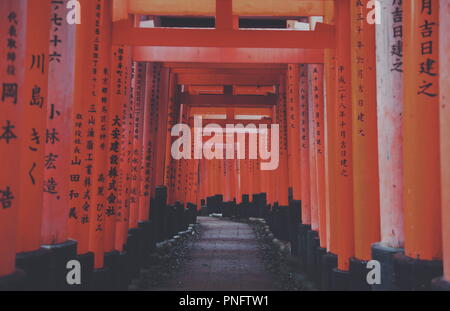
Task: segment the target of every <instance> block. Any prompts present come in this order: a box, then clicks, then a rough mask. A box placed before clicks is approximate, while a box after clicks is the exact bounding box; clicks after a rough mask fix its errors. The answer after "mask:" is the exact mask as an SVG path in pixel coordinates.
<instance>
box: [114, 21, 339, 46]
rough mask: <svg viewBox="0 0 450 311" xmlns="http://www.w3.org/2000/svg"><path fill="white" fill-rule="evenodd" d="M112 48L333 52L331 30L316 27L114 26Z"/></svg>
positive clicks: (323, 26) (333, 41) (330, 28)
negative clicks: (195, 27)
mask: <svg viewBox="0 0 450 311" xmlns="http://www.w3.org/2000/svg"><path fill="white" fill-rule="evenodd" d="M113 29H114V32H113V44H116V45H129V46H176V47H222V48H272V49H279V48H292V49H325V48H334V46H335V31H334V26H331V25H325V24H317V27H316V30H315V31H299V30H287V29H286V30H218V29H185V28H134V27H132V26H131V24H130V23H129V22H128V21H126V22H122V21H120V22H115V23H114V28H113Z"/></svg>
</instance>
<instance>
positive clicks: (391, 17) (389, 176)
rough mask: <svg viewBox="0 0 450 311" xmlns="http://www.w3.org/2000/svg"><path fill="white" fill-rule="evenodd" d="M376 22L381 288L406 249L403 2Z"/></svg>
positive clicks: (376, 255)
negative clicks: (378, 22)
mask: <svg viewBox="0 0 450 311" xmlns="http://www.w3.org/2000/svg"><path fill="white" fill-rule="evenodd" d="M380 9H381V16H380V17H381V23H380V24H377V25H376V62H377V75H376V76H377V95H376V96H377V110H378V120H377V121H378V164H379V180H380V181H379V192H380V195H379V200H380V242H379V243H376V244H374V245H373V246H372V258H373V259H375V260H378V261H380V262H381V264H382V266H383V267H384V268H383V274H382V279H383V282H382V284H379V285H376V286H374V288H375V289H377V290H378V289H379V290H393V289H395V280H394V277H393V261H392V256H393V255H395V254H396V253H399V252H401V251H402V249H401V248H402V247H403V241H404V226H403V157H402V143H403V133H402V123H403V68H404V64H403V54H404V53H403V48H402V46H403V40H404V31H403V30H404V28H403V15H402V12H403V5H402V2H401V1H396V2H391V1H388V2H383V3H382V5H381V8H380Z"/></svg>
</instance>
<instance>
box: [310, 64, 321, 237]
mask: <svg viewBox="0 0 450 311" xmlns="http://www.w3.org/2000/svg"><path fill="white" fill-rule="evenodd" d="M316 70H317V65H309V66H308V121H309V131H308V132H309V187H310V190H309V193H310V206H311V229H312V230H313V231H317V232H319V226H320V223H319V203H318V192H317V191H318V186H317V154H316V130H317V128H316V120H315V116H314V104H315V98H314V96H315V95H316V92H314V89H315V88H317V81H314V78H316V79H317V75H316V77H314V72H315V71H316ZM316 72H317V71H316Z"/></svg>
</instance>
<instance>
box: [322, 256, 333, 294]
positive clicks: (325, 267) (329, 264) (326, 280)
mask: <svg viewBox="0 0 450 311" xmlns="http://www.w3.org/2000/svg"><path fill="white" fill-rule="evenodd" d="M336 267H337V256H336V255H335V254H332V253H325V254H324V255H322V258H321V259H320V289H321V290H324V291H330V290H332V287H331V278H332V277H331V273H332V271H333V269H336Z"/></svg>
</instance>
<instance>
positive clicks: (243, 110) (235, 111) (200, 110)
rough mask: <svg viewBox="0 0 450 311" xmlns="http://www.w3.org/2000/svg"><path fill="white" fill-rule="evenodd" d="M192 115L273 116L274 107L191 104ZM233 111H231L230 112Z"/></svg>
mask: <svg viewBox="0 0 450 311" xmlns="http://www.w3.org/2000/svg"><path fill="white" fill-rule="evenodd" d="M189 111H190V115H191V116H193V115H196V114H203V115H208V114H209V115H211V114H215V115H220V114H226V115H228V116H230V115H248V116H272V113H273V109H272V107H266V108H264V107H259V106H258V107H231V108H230V107H216V106H214V107H202V106H191V107H190V108H189ZM230 112H231V113H230Z"/></svg>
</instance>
